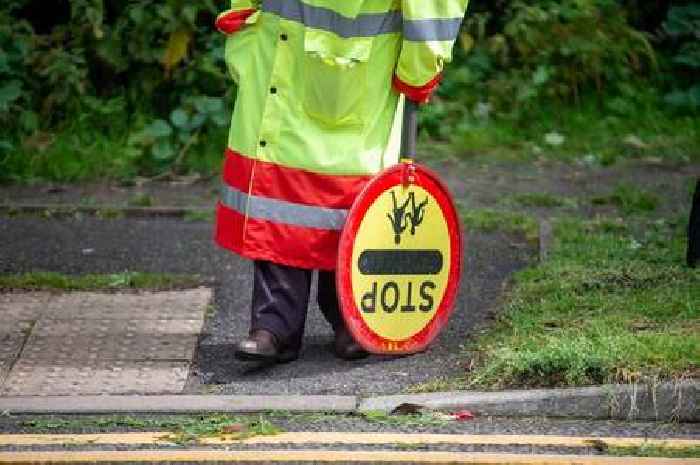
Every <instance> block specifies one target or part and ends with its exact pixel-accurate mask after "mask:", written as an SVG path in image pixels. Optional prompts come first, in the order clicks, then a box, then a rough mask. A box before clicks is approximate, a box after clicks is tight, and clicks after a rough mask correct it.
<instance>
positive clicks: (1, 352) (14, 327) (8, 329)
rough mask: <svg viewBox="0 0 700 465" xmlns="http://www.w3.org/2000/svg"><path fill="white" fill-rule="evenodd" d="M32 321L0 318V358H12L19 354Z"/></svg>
mask: <svg viewBox="0 0 700 465" xmlns="http://www.w3.org/2000/svg"><path fill="white" fill-rule="evenodd" d="M32 324H33V322H31V321H17V320H4V319H2V318H0V359H5V360H12V359H14V358H15V357H17V356H18V355H19V351H20V350H21V349H22V345H23V344H24V341H25V340H26V339H27V336H28V335H29V331H30V330H31V328H32Z"/></svg>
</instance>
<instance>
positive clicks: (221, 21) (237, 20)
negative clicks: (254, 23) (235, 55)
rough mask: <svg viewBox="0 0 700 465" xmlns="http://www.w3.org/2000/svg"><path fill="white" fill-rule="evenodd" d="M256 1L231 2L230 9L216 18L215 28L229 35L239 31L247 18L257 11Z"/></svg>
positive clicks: (240, 0)
mask: <svg viewBox="0 0 700 465" xmlns="http://www.w3.org/2000/svg"><path fill="white" fill-rule="evenodd" d="M257 3H258V2H257V1H256V0H231V8H229V9H228V10H226V11H224V12H223V13H221V14H220V15H219V16H217V18H216V28H217V29H218V30H219V31H221V32H223V33H224V34H227V35H230V34H233V33H235V32H237V31H238V30H239V29H241V28H242V27H243V26H244V25H245V23H246V20H247V19H248V17H249V16H251V15H252V14H254V13H255V12H256V11H257Z"/></svg>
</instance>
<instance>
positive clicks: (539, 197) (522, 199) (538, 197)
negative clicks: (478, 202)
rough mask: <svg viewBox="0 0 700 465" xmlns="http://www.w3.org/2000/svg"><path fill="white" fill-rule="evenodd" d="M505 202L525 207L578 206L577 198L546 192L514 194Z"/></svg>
mask: <svg viewBox="0 0 700 465" xmlns="http://www.w3.org/2000/svg"><path fill="white" fill-rule="evenodd" d="M505 203H506V204H509V203H514V204H516V205H520V206H523V207H539V208H558V207H576V200H574V199H569V198H565V197H559V196H556V195H554V194H549V193H546V192H525V193H521V194H514V195H513V196H511V197H510V198H506V199H505Z"/></svg>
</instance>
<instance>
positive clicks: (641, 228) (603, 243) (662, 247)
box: [416, 219, 700, 390]
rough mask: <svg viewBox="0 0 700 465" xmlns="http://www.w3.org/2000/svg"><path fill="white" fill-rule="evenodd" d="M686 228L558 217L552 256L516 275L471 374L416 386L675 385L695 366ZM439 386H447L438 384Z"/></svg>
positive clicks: (477, 344)
mask: <svg viewBox="0 0 700 465" xmlns="http://www.w3.org/2000/svg"><path fill="white" fill-rule="evenodd" d="M684 230H685V224H683V223H682V222H680V221H679V222H673V221H653V222H652V221H641V222H639V223H633V222H630V221H628V222H627V223H626V224H620V223H618V222H617V221H614V220H600V219H599V220H595V221H578V220H558V221H556V222H555V238H556V241H555V245H554V248H553V251H552V255H551V259H550V260H549V261H547V262H545V263H544V264H541V265H539V266H537V267H534V268H530V269H527V270H525V271H522V272H519V273H517V274H516V276H515V284H514V286H513V289H512V290H511V291H510V292H509V294H508V295H507V299H506V303H505V309H504V313H503V314H502V316H501V317H500V318H499V320H498V321H497V322H496V324H495V325H494V326H493V327H492V328H490V329H489V330H488V331H487V332H486V333H485V334H483V335H482V336H480V337H478V338H476V339H475V340H471V341H469V342H468V344H467V346H466V353H465V357H469V358H470V359H471V360H472V361H473V362H472V363H473V365H474V367H473V369H472V370H471V371H470V372H468V373H465V375H464V377H463V378H462V379H458V380H437V381H435V386H432V385H430V384H428V385H424V386H418V387H416V389H418V390H429V389H431V388H432V387H440V386H445V385H447V384H450V385H452V386H454V385H455V384H458V385H460V386H461V387H482V388H483V387H486V388H503V387H524V386H573V385H589V384H601V383H607V382H616V381H622V382H624V381H636V380H645V379H654V380H659V379H674V378H681V377H684V376H689V375H692V374H693V373H695V374H697V370H698V368H699V367H700V305H698V302H700V270H692V269H688V268H686V267H685V266H684V259H683V257H684V252H685V249H684V246H685V241H684ZM446 383H447V384H446Z"/></svg>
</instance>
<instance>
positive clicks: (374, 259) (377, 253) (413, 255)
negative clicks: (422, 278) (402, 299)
mask: <svg viewBox="0 0 700 465" xmlns="http://www.w3.org/2000/svg"><path fill="white" fill-rule="evenodd" d="M357 265H358V268H359V269H360V273H362V274H374V275H386V274H392V275H405V274H438V273H439V272H440V270H442V253H441V252H440V251H439V250H392V249H386V250H365V251H364V252H362V253H361V254H360V258H359V260H358V263H357Z"/></svg>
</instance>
